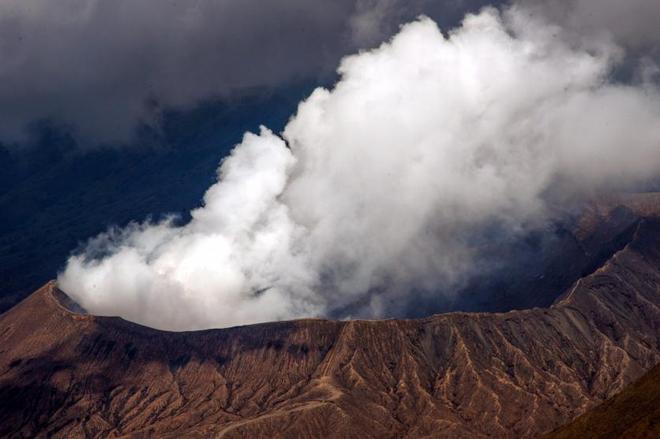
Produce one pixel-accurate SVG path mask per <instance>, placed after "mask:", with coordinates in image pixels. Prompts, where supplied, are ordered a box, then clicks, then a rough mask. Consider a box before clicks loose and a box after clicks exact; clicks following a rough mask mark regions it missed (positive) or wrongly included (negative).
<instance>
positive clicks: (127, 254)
mask: <svg viewBox="0 0 660 439" xmlns="http://www.w3.org/2000/svg"><path fill="white" fill-rule="evenodd" d="M561 32H562V29H561V28H559V27H557V26H556V25H550V24H546V23H543V22H542V21H541V20H540V19H539V18H531V19H530V17H529V16H528V15H527V14H526V13H524V12H523V11H521V9H519V8H511V9H508V10H507V11H506V12H504V13H500V12H498V11H497V10H495V9H492V8H487V9H484V10H483V11H481V12H480V13H478V14H475V15H468V16H467V17H466V18H465V20H464V22H463V24H462V25H461V26H460V27H459V28H456V29H454V30H453V31H451V32H449V33H448V34H447V35H443V34H442V32H441V31H440V30H439V29H438V27H437V26H436V24H435V23H434V22H433V21H431V20H430V19H428V18H420V19H419V20H418V21H415V22H413V23H410V24H408V25H406V26H405V27H403V28H402V29H401V31H400V32H399V33H398V35H396V36H395V37H394V38H393V39H392V40H391V41H390V42H388V43H385V44H383V45H382V46H381V47H379V48H378V49H375V50H372V51H368V52H364V53H360V54H358V55H354V56H350V57H347V58H345V59H344V60H343V61H342V63H341V65H340V67H339V73H340V75H341V80H340V81H339V82H338V83H337V84H336V86H335V87H334V88H333V89H332V90H327V89H323V88H319V89H317V90H316V91H314V93H313V94H312V95H311V96H310V97H309V98H308V99H307V100H306V101H304V102H302V103H301V104H300V106H299V109H298V112H297V114H296V115H295V116H294V117H293V118H292V119H291V121H290V123H289V124H288V125H287V126H286V128H285V130H284V132H283V133H282V134H281V135H276V134H274V133H272V132H270V131H269V130H268V129H266V128H263V129H262V130H261V132H260V133H259V134H249V133H248V134H246V135H245V137H244V139H243V142H242V143H240V144H239V145H237V146H236V147H235V149H234V150H233V152H232V154H231V155H230V156H229V157H228V158H226V159H225V160H224V161H223V162H222V165H221V166H220V171H219V177H218V182H217V183H216V184H215V185H213V186H212V187H211V188H210V189H209V190H208V192H207V193H206V195H205V197H204V205H203V206H202V207H200V208H199V209H197V210H194V211H193V212H192V220H191V221H190V222H189V223H187V224H184V225H176V224H175V223H174V222H173V221H171V220H170V221H165V222H162V223H158V224H150V223H145V224H140V225H133V226H131V227H129V228H127V229H125V230H115V231H111V232H109V233H108V234H106V235H103V236H100V237H98V238H96V239H95V240H93V241H92V242H91V243H90V244H89V246H88V249H87V251H86V252H85V253H83V254H80V255H76V256H73V257H72V258H71V259H70V260H69V262H68V265H67V267H66V269H65V270H64V272H63V273H62V274H61V275H60V277H59V285H60V286H61V288H62V289H63V290H64V291H66V292H67V293H68V294H69V295H71V296H72V298H74V299H75V300H76V301H78V302H79V303H80V304H81V305H82V306H83V307H85V308H86V309H88V310H89V311H90V312H92V313H95V314H102V315H120V316H122V317H125V318H127V319H129V320H133V321H137V322H140V323H143V324H146V325H149V326H153V327H157V328H164V329H174V330H187V329H199V328H209V327H223V326H231V325H237V324H246V323H254V322H260V321H267V320H278V319H288V318H295V317H303V316H324V315H332V316H338V317H351V316H357V315H359V316H363V317H374V318H377V317H383V313H384V310H385V309H386V304H388V303H392V302H396V301H397V300H400V299H401V298H403V297H405V296H406V295H410V294H417V292H422V291H425V292H433V291H445V292H446V291H451V289H452V286H454V285H457V284H458V283H460V282H461V280H462V279H463V278H464V277H465V276H468V275H469V272H470V266H471V261H473V256H474V253H475V251H476V249H475V247H474V245H473V244H472V243H471V240H470V237H471V236H474V234H475V233H476V232H477V231H478V230H480V229H481V228H483V227H484V226H486V225H488V224H493V223H496V224H499V225H504V226H505V229H506V230H511V231H512V233H515V231H516V230H520V229H524V228H525V227H526V226H527V225H528V224H530V223H534V222H535V221H537V220H540V219H542V218H543V217H544V216H545V215H546V199H547V198H548V196H549V194H553V195H554V196H556V192H557V191H559V190H561V191H562V194H566V195H567V196H568V195H575V194H581V193H588V192H589V191H593V190H598V189H602V188H604V187H610V186H616V185H617V184H627V183H630V182H634V181H635V180H637V179H642V178H647V177H649V176H652V175H656V174H657V173H658V171H660V123H659V122H660V94H659V91H658V89H657V87H656V86H655V85H653V84H652V83H642V82H640V83H637V84H632V85H630V84H629V85H623V84H620V83H612V82H610V81H609V79H608V78H609V74H610V73H611V71H612V69H613V68H614V67H615V66H616V63H617V62H618V61H619V60H620V59H621V56H622V53H621V49H620V48H619V47H618V46H616V45H614V43H612V42H610V41H609V40H607V41H605V40H604V41H603V42H602V44H599V45H597V46H593V45H590V47H589V48H588V49H587V48H581V47H580V46H576V45H575V44H571V43H569V42H567V40H566V39H563V38H557V34H558V33H561ZM594 47H596V48H594Z"/></svg>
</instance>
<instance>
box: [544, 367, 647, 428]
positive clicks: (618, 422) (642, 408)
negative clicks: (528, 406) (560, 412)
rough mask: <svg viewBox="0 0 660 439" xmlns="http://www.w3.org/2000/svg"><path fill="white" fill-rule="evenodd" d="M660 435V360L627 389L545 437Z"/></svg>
mask: <svg viewBox="0 0 660 439" xmlns="http://www.w3.org/2000/svg"><path fill="white" fill-rule="evenodd" d="M659 437H660V364H658V365H657V366H655V367H654V368H653V369H651V371H650V372H648V373H647V374H646V375H644V376H643V377H642V378H640V379H639V380H638V381H636V382H635V383H634V384H633V385H631V386H629V387H627V388H626V389H625V390H624V391H623V392H621V393H619V394H618V395H616V396H614V397H613V398H611V399H608V400H607V401H606V402H604V403H603V404H601V405H599V406H598V407H596V408H594V409H592V410H589V411H588V412H587V413H585V414H584V415H582V416H580V417H579V418H577V419H576V420H574V421H573V422H571V423H570V424H568V425H566V426H564V427H562V428H560V429H558V430H556V431H553V432H552V433H550V434H548V435H547V436H544V438H545V439H573V438H580V439H592V438H593V439H596V438H598V439H618V438H626V439H657V438H659Z"/></svg>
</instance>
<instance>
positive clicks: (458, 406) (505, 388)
mask: <svg viewBox="0 0 660 439" xmlns="http://www.w3.org/2000/svg"><path fill="white" fill-rule="evenodd" d="M657 200H658V198H657V196H635V197H626V198H625V199H623V198H612V199H611V200H609V201H607V202H603V203H600V204H599V205H597V206H595V207H592V208H590V209H587V211H586V214H585V215H584V216H583V217H582V219H581V220H580V221H579V222H578V226H577V228H576V229H575V231H574V236H576V239H577V240H578V241H577V242H578V243H579V244H580V245H581V246H582V248H584V249H586V250H585V252H587V253H589V254H592V255H594V257H593V258H592V261H596V260H597V261H598V264H597V265H596V266H593V267H592V268H591V269H590V270H589V272H588V273H583V275H581V276H580V277H579V278H577V279H575V280H574V282H572V284H571V285H570V287H569V288H567V289H566V290H565V291H563V292H561V293H562V294H558V297H557V299H556V300H555V301H554V303H553V304H552V305H551V306H549V307H547V308H533V309H527V310H514V311H510V312H505V313H467V312H455V313H448V314H440V315H433V316H430V317H425V318H420V319H400V320H379V321H368V320H352V321H331V320H322V319H304V320H296V321H288V322H274V323H266V324H258V325H250V326H243V327H235V328H227V329H214V330H205V331H195V332H165V331H158V330H154V329H150V328H147V327H143V326H140V325H137V324H135V323H131V322H128V321H125V320H122V319H120V318H117V317H99V316H92V315H88V314H85V313H84V310H82V309H81V308H80V307H79V306H77V305H76V304H75V303H74V302H72V301H71V300H70V299H69V298H68V297H67V296H66V294H65V293H64V292H62V291H60V290H59V289H58V287H57V286H56V284H55V283H54V282H50V283H48V284H46V285H45V286H43V287H42V288H40V289H39V290H38V291H36V292H35V293H33V294H32V295H31V296H29V297H28V298H27V299H25V300H24V301H22V302H21V303H19V304H18V305H16V306H15V307H14V308H12V309H11V310H9V311H8V312H6V313H5V314H3V315H2V316H0V401H2V404H0V436H2V437H62V438H65V437H66V438H71V437H392V438H395V437H397V438H398V437H409V438H414V437H440V438H480V437H484V438H485V437H511V438H514V437H515V438H528V437H537V436H539V435H541V434H543V433H547V432H551V431H553V430H555V429H557V428H558V427H560V426H562V425H564V424H566V423H567V422H569V421H571V420H573V419H574V418H576V417H578V416H579V415H581V414H583V413H585V412H587V411H588V410H589V409H591V408H593V407H595V406H596V405H598V404H599V403H602V402H603V401H605V400H607V399H608V398H611V397H612V396H614V395H615V394H618V393H619V392H621V391H623V390H624V389H626V388H627V386H628V385H630V384H631V383H633V382H634V381H635V380H637V379H638V378H640V377H641V376H642V375H644V373H646V372H647V371H649V370H650V369H651V368H652V367H653V366H654V365H656V364H657V363H658V362H659V361H660V203H658V202H657ZM622 211H624V212H625V215H624V217H625V218H632V219H633V220H631V222H630V226H629V227H628V226H626V228H625V229H626V230H628V232H626V233H625V234H621V233H620V232H621V227H619V226H617V227H612V224H619V225H620V221H619V220H617V221H614V222H612V218H614V217H616V218H621V215H622V213H621V212H622ZM627 224H628V223H626V225H627ZM608 233H609V234H615V233H616V234H617V236H619V237H621V236H625V241H624V242H620V243H619V244H620V245H618V246H617V247H616V248H614V249H611V250H612V251H611V252H610V253H608V254H607V255H605V254H603V253H602V252H599V251H598V249H597V248H596V247H597V246H596V247H594V245H595V244H593V243H594V242H606V241H607V242H610V241H608V240H607V239H605V238H607V235H608ZM609 238H612V239H613V238H614V237H613V236H610V237H609ZM614 241H616V240H614ZM617 242H618V241H617ZM590 243H591V244H590ZM587 250H588V251H587ZM655 376H657V374H656V375H655Z"/></svg>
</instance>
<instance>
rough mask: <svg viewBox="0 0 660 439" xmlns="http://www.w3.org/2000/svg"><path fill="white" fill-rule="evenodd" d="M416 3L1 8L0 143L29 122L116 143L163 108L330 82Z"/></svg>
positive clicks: (37, 0) (149, 2) (112, 0)
mask: <svg viewBox="0 0 660 439" xmlns="http://www.w3.org/2000/svg"><path fill="white" fill-rule="evenodd" d="M436 3H440V2H431V1H427V0H414V1H412V2H410V1H408V2H404V1H401V0H335V1H324V0H287V1H283V0H214V1H212V0H197V1H160V0H138V1H135V0H61V1H57V2H53V1H48V0H5V1H3V2H1V3H0V141H2V142H5V143H7V142H16V141H21V140H24V139H25V136H26V132H27V128H29V127H30V126H31V124H34V123H35V121H39V120H49V121H51V122H53V123H55V124H57V125H59V126H63V127H66V128H68V129H71V130H72V131H73V132H74V133H75V135H76V137H77V138H78V139H79V140H81V141H83V143H98V142H122V141H126V140H128V139H129V138H130V135H131V133H132V132H133V130H134V128H135V127H136V124H138V123H147V124H153V123H157V121H158V115H159V112H160V111H161V109H162V108H169V107H174V108H178V109H181V108H183V109H185V108H187V107H189V106H193V105H195V104H197V103H199V102H200V101H201V100H205V99H214V98H218V97H220V98H222V97H223V96H226V95H227V94H229V93H234V92H236V91H239V90H244V89H246V88H250V87H272V86H278V85H281V84H283V83H285V82H287V81H292V80H295V79H299V78H303V77H305V78H310V77H311V78H318V77H319V76H322V75H326V74H329V73H332V71H333V69H334V67H335V66H336V64H337V62H338V60H339V58H340V57H341V56H342V55H344V54H345V53H348V52H352V51H354V50H356V49H359V48H367V47H370V46H372V45H374V44H377V43H380V42H381V41H382V40H383V39H384V38H386V37H387V36H388V35H390V34H392V33H393V32H395V31H396V29H397V28H398V26H399V24H400V23H402V22H404V21H407V20H409V19H411V18H414V16H416V15H418V14H419V13H422V12H428V13H430V14H431V15H438V16H440V18H439V21H440V22H443V21H447V20H457V19H458V18H459V17H460V16H462V12H463V10H464V9H466V8H468V7H470V6H472V7H475V6H478V5H479V4H480V3H481V2H472V3H470V4H467V3H464V2H460V1H456V2H449V3H446V2H442V3H443V4H444V6H443V7H442V8H438V6H437V5H436Z"/></svg>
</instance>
